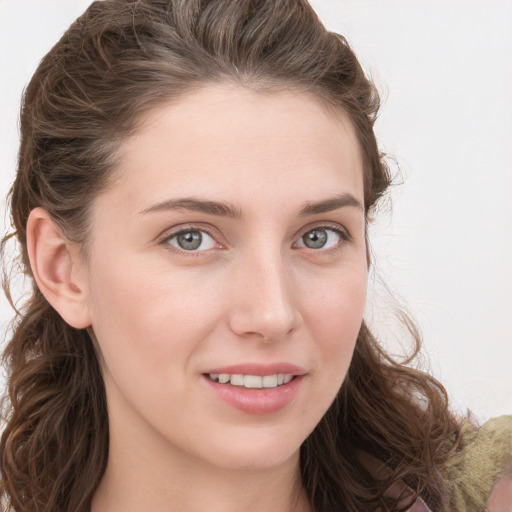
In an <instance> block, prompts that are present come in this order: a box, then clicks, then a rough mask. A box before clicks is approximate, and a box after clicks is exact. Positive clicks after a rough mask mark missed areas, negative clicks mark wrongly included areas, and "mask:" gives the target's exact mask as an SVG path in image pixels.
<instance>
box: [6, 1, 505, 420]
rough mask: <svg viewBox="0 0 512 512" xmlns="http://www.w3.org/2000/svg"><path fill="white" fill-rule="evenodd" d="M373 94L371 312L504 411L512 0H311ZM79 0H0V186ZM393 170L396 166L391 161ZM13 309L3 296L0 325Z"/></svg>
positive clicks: (471, 402) (487, 405) (456, 390)
mask: <svg viewBox="0 0 512 512" xmlns="http://www.w3.org/2000/svg"><path fill="white" fill-rule="evenodd" d="M312 3H313V6H314V7H315V9H316V10H317V12H318V13H319V15H320V17H321V18H322V20H323V21H324V23H325V24H326V25H327V27H328V28H329V29H331V30H334V31H336V32H338V33H341V34H343V35H345V36H346V37H347V39H348V40H349V42H350V43H351V45H352V46H353V48H354V49H355V51H356V53H357V55H358V56H359V58H360V60H361V62H362V63H363V65H364V67H365V69H366V70H367V72H368V73H370V74H371V75H372V77H373V78H374V80H375V81H376V83H377V85H378V87H379V90H380V92H381V94H382V99H383V106H382V112H381V116H380V118H379V121H378V123H377V133H378V137H379V140H380V142H381V146H382V148H383V150H385V151H386V152H387V153H389V154H391V155H393V156H394V157H395V158H396V160H397V162H398V166H399V167H400V171H401V175H402V177H403V179H404V184H402V185H400V186H399V187H396V188H395V189H394V190H393V193H392V199H393V211H392V214H391V215H389V214H387V213H386V211H384V212H383V215H382V216H381V218H380V219H379V221H378V223H377V224H376V225H375V226H374V227H373V229H372V232H371V234H372V251H373V254H374V260H375V262H376V267H377V275H376V277H372V279H371V288H372V290H373V291H372V293H371V294H370V296H371V299H370V303H369V307H368V315H369V316H371V317H372V318H373V322H374V323H375V327H376V330H377V332H378V333H380V334H381V335H382V336H383V337H384V338H385V339H386V340H387V341H386V343H388V344H389V347H390V349H391V350H393V351H394V350H395V349H396V346H397V343H396V340H394V338H398V339H400V334H399V333H398V331H397V330H396V328H395V327H394V326H395V324H396V323H394V322H393V321H392V319H391V317H392V309H393V303H392V302H391V298H390V296H389V294H388V293H387V292H385V288H384V286H383V285H382V284H379V283H380V280H384V281H385V283H386V284H387V285H388V286H389V288H390V289H391V291H392V296H393V297H394V299H395V300H396V299H398V300H399V302H400V303H404V304H406V306H407V308H408V310H409V311H410V312H411V313H412V314H413V316H414V317H415V318H416V320H417V321H418V323H419V325H420V327H421V329H422V332H423V336H424V339H425V352H426V354H427V356H426V357H425V358H424V359H423V367H426V368H429V369H430V371H431V372H432V373H433V374H434V375H435V376H436V377H438V378H439V379H440V380H441V381H442V382H443V383H444V384H445V386H446V387H447V389H448V391H449V394H450V396H451V398H452V400H453V406H454V408H455V409H456V410H458V411H459V412H464V411H465V408H466V407H468V408H470V409H471V410H472V412H473V413H474V414H475V415H476V417H477V418H478V419H479V420H481V421H483V420H485V419H487V418H489V417H492V416H496V415H500V414H506V413H508V414H510V413H511V412H512V377H511V375H512V94H511V92H510V91H511V90H512V2H511V1H509V0H507V1H504V0H478V1H474V0H473V1H471V0H465V1H462V0H394V1H391V0H373V1H368V0H351V1H347V0H314V1H313V2H312ZM88 4H89V1H88V0H53V1H49V0H0V193H1V197H5V194H6V192H7V190H8V188H9V186H10V183H11V181H12V179H13V177H14V173H15V157H16V151H17V138H18V130H17V116H18V106H19V101H20V96H21V92H22V89H23V87H24V86H25V85H26V83H27V82H28V80H29V79H30V76H31V74H32V73H33V71H34V70H35V67H36V66H37V63H38V61H39V60H40V59H41V57H42V56H43V55H44V54H45V53H46V52H47V51H48V50H49V49H50V47H51V46H52V45H53V44H54V43H55V42H56V41H57V39H58V38H59V37H60V35H61V34H62V32H63V31H64V30H65V29H66V28H67V26H68V25H69V24H70V23H71V21H73V19H74V18H75V17H76V16H78V15H79V14H80V13H81V12H82V11H83V10H84V9H85V8H86V6H87V5H88ZM394 169H395V170H396V166H394ZM10 316H11V312H10V309H9V307H8V306H7V304H6V302H5V301H3V302H1V303H0V321H1V322H2V324H3V325H5V324H6V322H7V321H8V319H9V318H10Z"/></svg>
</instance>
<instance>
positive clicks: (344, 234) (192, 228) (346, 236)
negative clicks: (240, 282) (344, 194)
mask: <svg viewBox="0 0 512 512" xmlns="http://www.w3.org/2000/svg"><path fill="white" fill-rule="evenodd" d="M314 230H326V231H331V232H334V233H336V234H337V235H338V236H339V237H340V239H341V240H342V241H343V242H351V241H352V236H351V235H350V233H349V232H348V231H347V230H345V229H343V228H340V227H339V226H333V225H330V224H318V225H316V226H308V227H307V228H306V229H304V230H302V231H301V233H300V235H298V236H297V237H296V239H297V240H302V238H303V237H304V236H305V235H306V234H307V233H309V232H311V231H314ZM191 232H200V233H206V234H207V235H208V236H209V237H211V238H212V239H213V240H214V241H215V243H217V244H218V245H220V247H221V248H224V246H223V244H221V243H219V242H218V241H217V239H218V238H219V237H220V235H219V234H214V233H213V232H212V230H210V229H205V227H204V226H196V225H189V226H186V227H184V228H181V229H178V230H176V231H172V232H170V233H166V234H165V235H163V236H162V237H161V239H160V241H159V243H161V244H163V245H166V246H167V248H168V249H169V250H171V251H173V252H176V253H179V254H184V255H186V256H195V257H197V256H202V255H203V254H204V253H205V252H208V251H209V250H210V249H204V250H200V251H197V250H189V251H187V250H184V249H179V248H178V247H175V246H173V245H171V244H170V243H169V241H170V240H172V239H173V238H176V237H178V236H179V235H182V234H185V233H191ZM342 245H343V244H337V245H336V246H335V247H329V248H327V249H321V248H320V249H311V248H308V247H302V246H301V247H300V248H304V249H307V250H310V251H313V252H330V251H333V250H334V251H335V250H339V249H341V246H342ZM292 247H295V248H297V241H296V242H294V243H293V244H292Z"/></svg>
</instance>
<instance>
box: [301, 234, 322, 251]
mask: <svg viewBox="0 0 512 512" xmlns="http://www.w3.org/2000/svg"><path fill="white" fill-rule="evenodd" d="M302 240H303V241H304V245H305V246H306V247H309V248H310V249H320V248H322V247H323V246H324V245H325V244H326V243H327V233H326V231H325V229H314V230H313V231H309V232H308V233H306V234H305V235H304V236H303V237H302Z"/></svg>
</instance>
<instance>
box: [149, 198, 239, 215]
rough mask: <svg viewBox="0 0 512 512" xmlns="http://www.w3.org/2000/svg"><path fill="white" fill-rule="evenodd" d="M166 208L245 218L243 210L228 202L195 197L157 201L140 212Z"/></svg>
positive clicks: (157, 210)
mask: <svg viewBox="0 0 512 512" xmlns="http://www.w3.org/2000/svg"><path fill="white" fill-rule="evenodd" d="M166 210H189V211H193V212H201V213H206V214H208V215H219V216H221V217H229V218H232V219H241V218H243V214H242V212H241V211H240V210H239V209H238V208H236V207H235V206H233V205H231V204H228V203H219V202H217V201H204V200H202V199H195V198H193V197H186V198H182V199H167V200H165V201H162V202H160V203H157V204H155V205H153V206H150V207H149V208H146V209H145V210H142V211H141V212H139V214H146V213H153V212H162V211H166Z"/></svg>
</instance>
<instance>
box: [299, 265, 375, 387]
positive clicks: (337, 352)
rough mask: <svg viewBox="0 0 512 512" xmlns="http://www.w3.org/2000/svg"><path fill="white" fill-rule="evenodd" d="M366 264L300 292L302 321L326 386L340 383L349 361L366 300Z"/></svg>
mask: <svg viewBox="0 0 512 512" xmlns="http://www.w3.org/2000/svg"><path fill="white" fill-rule="evenodd" d="M366 289H367V272H366V267H364V266H356V267H355V268H353V269H351V271H350V272H348V271H347V272H340V273H337V275H333V276H331V278H330V279H328V280H323V286H321V287H317V288H316V289H314V291H311V290H310V291H309V293H306V292H305V291H303V292H302V296H303V297H307V302H306V303H305V304H304V305H303V307H302V310H303V311H304V322H305V324H306V326H307V329H308V330H309V333H310V336H311V339H312V340H313V342H314V349H315V352H316V355H317V358H318V359H317V361H318V363H319V366H321V367H322V372H323V374H324V376H325V379H326V380H328V381H329V384H326V385H328V386H329V387H330V386H332V387H333V389H334V390H336V389H338V388H339V386H341V384H342V382H343V379H344V378H345V375H346V372H347V370H348V367H349V365H350V362H351V360H352V354H353V350H354V347H355V343H356V340H357V336H358V334H359V330H360V328H361V322H362V320H363V314H364V309H365V303H366Z"/></svg>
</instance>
